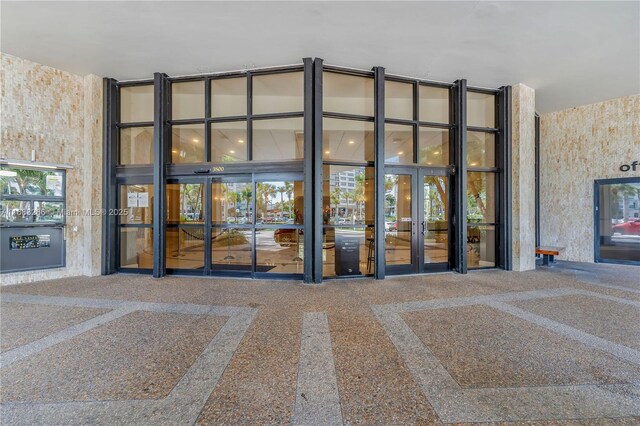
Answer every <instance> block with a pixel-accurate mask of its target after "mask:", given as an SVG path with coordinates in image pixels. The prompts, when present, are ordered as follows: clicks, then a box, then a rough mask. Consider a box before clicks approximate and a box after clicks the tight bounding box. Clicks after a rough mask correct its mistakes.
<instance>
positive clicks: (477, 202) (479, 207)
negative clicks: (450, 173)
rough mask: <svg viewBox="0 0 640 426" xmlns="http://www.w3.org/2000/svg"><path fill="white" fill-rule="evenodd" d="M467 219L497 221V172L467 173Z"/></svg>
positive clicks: (484, 221) (472, 220)
mask: <svg viewBox="0 0 640 426" xmlns="http://www.w3.org/2000/svg"><path fill="white" fill-rule="evenodd" d="M467 200H468V203H467V220H468V222H469V223H472V222H483V223H494V222H495V221H496V175H495V173H480V172H469V173H467Z"/></svg>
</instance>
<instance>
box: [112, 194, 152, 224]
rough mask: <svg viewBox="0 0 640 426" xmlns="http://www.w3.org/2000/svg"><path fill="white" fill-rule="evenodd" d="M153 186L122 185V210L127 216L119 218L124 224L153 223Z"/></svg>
mask: <svg viewBox="0 0 640 426" xmlns="http://www.w3.org/2000/svg"><path fill="white" fill-rule="evenodd" d="M152 207H153V185H120V208H121V209H122V210H126V211H127V214H126V215H120V216H118V217H119V218H120V223H122V224H150V223H153V210H152Z"/></svg>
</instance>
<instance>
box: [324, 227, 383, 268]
mask: <svg viewBox="0 0 640 426" xmlns="http://www.w3.org/2000/svg"><path fill="white" fill-rule="evenodd" d="M322 233H323V242H322V272H323V273H322V275H323V277H325V278H329V277H340V276H354V275H368V274H372V273H373V269H374V264H373V260H374V258H373V257H374V255H373V253H374V247H375V244H374V243H375V240H374V238H375V232H374V228H373V227H367V228H365V227H353V228H333V227H326V228H324V229H323V230H322Z"/></svg>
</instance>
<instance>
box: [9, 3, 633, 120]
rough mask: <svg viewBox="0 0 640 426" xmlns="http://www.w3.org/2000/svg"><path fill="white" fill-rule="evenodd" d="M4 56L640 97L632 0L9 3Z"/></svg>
mask: <svg viewBox="0 0 640 426" xmlns="http://www.w3.org/2000/svg"><path fill="white" fill-rule="evenodd" d="M0 7H1V24H2V27H1V36H2V39H1V50H2V51H3V52H5V53H9V54H13V55H16V56H20V57H23V58H27V59H30V60H33V61H36V62H40V63H43V64H46V65H50V66H53V67H56V68H60V69H63V70H67V71H70V72H74V73H78V74H88V73H94V74H98V75H101V76H109V77H114V78H117V79H136V78H146V77H150V76H151V75H152V74H153V72H155V71H161V72H165V73H167V74H169V75H181V74H194V73H204V72H217V71H226V70H236V69H244V68H252V67H263V66H272V65H284V64H291V63H299V62H300V61H301V58H302V57H321V58H323V59H325V62H326V63H330V64H338V65H345V66H350V67H356V68H364V69H370V68H371V67H372V66H375V65H379V66H384V67H386V69H387V72H390V73H395V74H402V75H408V76H415V77H420V78H426V79H433V80H442V81H453V80H455V79H458V78H466V79H467V80H468V84H469V85H477V86H487V87H498V86H501V85H506V84H515V83H519V82H522V83H525V84H527V85H529V86H532V87H534V88H535V89H536V90H537V108H538V110H539V111H540V112H549V111H555V110H560V109H564V108H567V107H571V106H577V105H584V104H588V103H593V102H597V101H602V100H605V99H611V98H616V97H620V96H625V95H630V94H637V93H640V2H637V1H632V2H452V3H446V2H299V3H281V2H257V3H255V2H215V3H206V2H8V1H2V3H1V6H0Z"/></svg>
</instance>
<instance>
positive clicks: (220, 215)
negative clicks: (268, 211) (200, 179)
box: [211, 182, 253, 224]
mask: <svg viewBox="0 0 640 426" xmlns="http://www.w3.org/2000/svg"><path fill="white" fill-rule="evenodd" d="M251 187H252V185H251V182H214V183H213V184H212V185H211V221H212V222H213V223H215V224H221V223H235V224H245V223H252V222H253V212H252V211H251V205H252V204H251V201H252V199H253V193H252V190H251Z"/></svg>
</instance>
